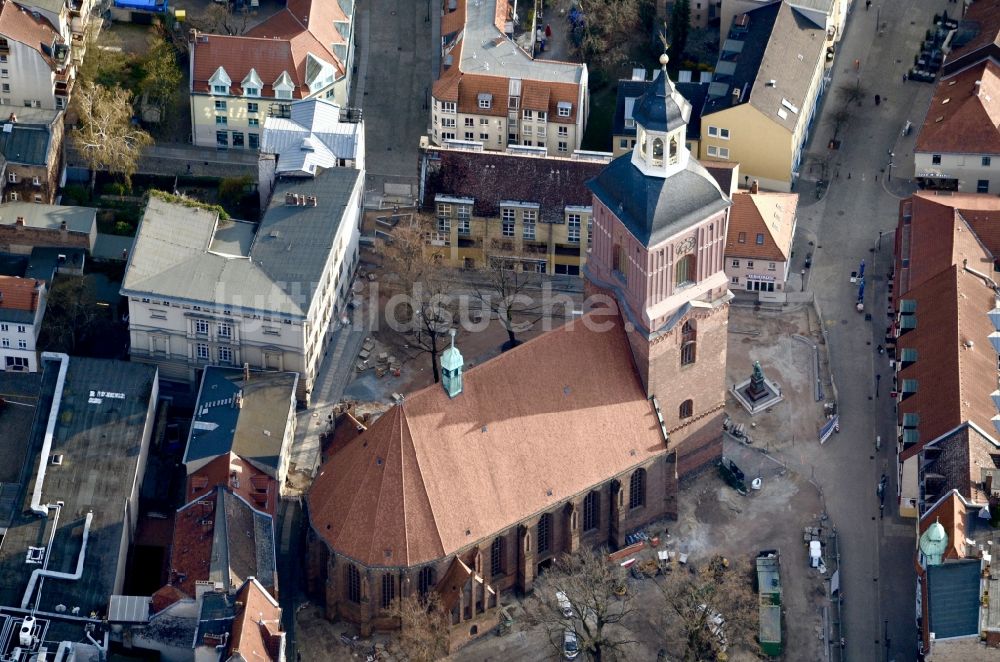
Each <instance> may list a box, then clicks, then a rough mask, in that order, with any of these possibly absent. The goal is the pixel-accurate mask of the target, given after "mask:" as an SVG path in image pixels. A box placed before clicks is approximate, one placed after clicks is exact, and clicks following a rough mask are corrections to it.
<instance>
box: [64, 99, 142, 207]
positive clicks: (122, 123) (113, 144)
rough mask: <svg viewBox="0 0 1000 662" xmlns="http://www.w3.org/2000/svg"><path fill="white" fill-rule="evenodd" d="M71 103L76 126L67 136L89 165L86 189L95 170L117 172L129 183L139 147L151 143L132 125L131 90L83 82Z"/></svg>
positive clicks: (95, 173) (136, 161) (92, 187)
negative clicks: (77, 123)
mask: <svg viewBox="0 0 1000 662" xmlns="http://www.w3.org/2000/svg"><path fill="white" fill-rule="evenodd" d="M73 104H74V107H75V108H76V112H77V115H78V116H79V125H78V126H76V127H74V128H73V132H72V134H71V137H72V141H73V145H74V146H75V147H76V148H77V149H78V150H79V151H80V154H81V155H82V156H83V160H84V161H85V162H86V163H87V167H88V168H90V190H91V191H93V190H94V184H95V183H96V181H97V171H98V170H107V171H108V172H111V173H117V174H120V175H122V177H124V178H125V183H126V184H128V185H130V186H131V181H132V175H134V174H135V172H136V169H137V168H138V167H139V157H140V156H141V155H142V150H143V148H144V147H147V146H149V145H152V144H153V139H152V138H151V137H150V135H149V134H148V133H146V132H145V131H143V130H142V129H140V128H139V127H138V126H135V125H133V124H132V93H131V92H129V91H128V90H123V89H121V88H119V87H113V88H110V89H108V88H106V87H103V86H101V85H95V84H94V83H86V84H85V85H83V86H82V87H81V88H80V89H78V90H77V91H76V93H75V94H74V95H73Z"/></svg>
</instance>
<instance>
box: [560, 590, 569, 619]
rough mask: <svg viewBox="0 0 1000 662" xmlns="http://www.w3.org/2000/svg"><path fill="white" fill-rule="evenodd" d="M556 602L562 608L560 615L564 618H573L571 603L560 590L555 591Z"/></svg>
mask: <svg viewBox="0 0 1000 662" xmlns="http://www.w3.org/2000/svg"><path fill="white" fill-rule="evenodd" d="M556 602H558V603H559V608H560V609H562V615H563V616H565V617H566V618H573V605H572V604H570V601H569V598H567V597H566V594H565V593H563V592H562V591H556Z"/></svg>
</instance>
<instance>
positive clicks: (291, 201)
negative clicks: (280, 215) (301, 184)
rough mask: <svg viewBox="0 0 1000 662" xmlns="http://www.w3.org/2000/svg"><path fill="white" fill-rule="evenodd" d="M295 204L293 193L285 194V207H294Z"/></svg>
mask: <svg viewBox="0 0 1000 662" xmlns="http://www.w3.org/2000/svg"><path fill="white" fill-rule="evenodd" d="M295 202H296V201H295V194H294V193H286V194H285V204H286V205H294V204H295Z"/></svg>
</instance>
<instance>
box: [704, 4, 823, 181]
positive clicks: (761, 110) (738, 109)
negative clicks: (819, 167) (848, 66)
mask: <svg viewBox="0 0 1000 662" xmlns="http://www.w3.org/2000/svg"><path fill="white" fill-rule="evenodd" d="M727 29H728V37H727V39H726V40H725V43H724V44H723V47H722V53H721V55H720V56H719V61H718V63H717V64H716V67H715V72H714V74H713V75H712V82H711V83H710V84H709V86H708V98H707V99H706V100H705V105H704V108H703V109H702V114H701V142H700V144H699V152H698V154H699V155H700V156H701V158H703V159H704V158H711V159H722V160H731V161H738V162H739V163H740V167H741V168H742V170H743V172H744V174H745V175H746V176H748V177H750V178H752V179H756V180H757V181H758V182H759V184H760V187H761V188H764V189H769V190H776V191H785V192H787V191H790V190H791V188H792V185H793V184H794V182H795V180H796V179H797V178H798V176H799V170H800V168H801V166H802V157H803V151H804V148H805V144H806V141H807V140H808V138H809V134H810V130H811V127H812V123H813V120H814V119H815V115H816V109H817V106H818V102H819V99H820V98H821V96H822V95H823V92H824V90H825V89H826V84H827V82H826V78H825V77H824V76H825V74H826V69H827V67H826V64H827V62H828V59H827V49H828V48H829V47H830V46H831V43H832V41H831V39H830V38H829V37H828V35H827V32H826V31H825V29H824V28H823V27H821V26H817V25H816V24H815V23H813V22H812V20H811V19H810V18H809V16H808V12H804V10H803V9H801V8H796V7H795V6H794V5H792V4H790V3H788V2H774V3H771V4H768V5H764V6H762V7H760V8H758V9H754V10H752V11H749V12H746V13H745V14H740V15H738V16H737V17H736V18H735V19H733V22H732V24H731V25H729V26H728V28H727ZM830 62H832V60H830Z"/></svg>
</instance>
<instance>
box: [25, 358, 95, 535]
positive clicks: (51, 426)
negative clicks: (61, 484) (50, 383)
mask: <svg viewBox="0 0 1000 662" xmlns="http://www.w3.org/2000/svg"><path fill="white" fill-rule="evenodd" d="M42 360H43V361H59V376H58V377H57V378H56V391H55V394H54V395H53V397H52V408H51V410H50V411H49V421H48V424H47V425H46V426H45V438H44V440H43V441H42V457H41V460H40V461H39V463H38V475H37V476H36V477H35V491H34V493H32V495H31V511H32V512H33V513H35V514H36V515H38V516H39V517H48V516H49V506H47V505H42V486H43V484H44V483H45V468H46V467H47V466H48V465H49V451H51V450H52V435H53V434H54V433H55V430H56V421H58V420H59V405H60V404H61V403H62V392H63V386H64V385H65V383H66V370H68V369H69V355H68V354H63V353H61V352H42ZM88 522H89V520H88Z"/></svg>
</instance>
